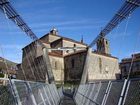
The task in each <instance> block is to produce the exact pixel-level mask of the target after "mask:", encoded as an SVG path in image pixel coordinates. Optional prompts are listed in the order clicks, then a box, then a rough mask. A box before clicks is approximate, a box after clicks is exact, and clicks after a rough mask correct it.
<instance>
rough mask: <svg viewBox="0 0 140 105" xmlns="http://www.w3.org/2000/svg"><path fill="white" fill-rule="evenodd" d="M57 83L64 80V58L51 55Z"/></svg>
mask: <svg viewBox="0 0 140 105" xmlns="http://www.w3.org/2000/svg"><path fill="white" fill-rule="evenodd" d="M49 57H50V62H51V66H52V71H53V75H54V78H55V81H56V83H57V82H61V83H63V81H64V58H63V57H56V56H49Z"/></svg>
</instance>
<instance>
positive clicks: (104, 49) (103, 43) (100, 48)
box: [96, 37, 110, 54]
mask: <svg viewBox="0 0 140 105" xmlns="http://www.w3.org/2000/svg"><path fill="white" fill-rule="evenodd" d="M96 44H97V52H98V53H102V54H110V48H109V41H108V40H107V39H105V38H104V37H102V38H100V39H99V40H98V41H97V43H96Z"/></svg>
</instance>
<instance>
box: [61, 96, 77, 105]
mask: <svg viewBox="0 0 140 105" xmlns="http://www.w3.org/2000/svg"><path fill="white" fill-rule="evenodd" d="M60 105H76V104H75V102H74V100H73V99H72V98H70V97H67V96H64V98H63V99H62V100H61V102H60Z"/></svg>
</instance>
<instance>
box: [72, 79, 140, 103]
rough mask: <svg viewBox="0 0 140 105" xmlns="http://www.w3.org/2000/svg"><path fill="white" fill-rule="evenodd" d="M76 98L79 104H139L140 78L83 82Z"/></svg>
mask: <svg viewBox="0 0 140 105" xmlns="http://www.w3.org/2000/svg"><path fill="white" fill-rule="evenodd" d="M74 99H75V102H76V104H77V105H139V104H140V78H138V79H131V80H129V81H127V80H120V81H100V82H94V83H88V84H82V85H80V86H79V88H78V90H77V92H76V94H75V97H74Z"/></svg>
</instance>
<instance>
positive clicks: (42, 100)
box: [0, 79, 62, 105]
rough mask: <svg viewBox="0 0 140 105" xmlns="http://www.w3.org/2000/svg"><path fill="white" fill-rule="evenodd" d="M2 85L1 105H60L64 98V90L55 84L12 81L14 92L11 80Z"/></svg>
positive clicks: (0, 93) (0, 88) (0, 91)
mask: <svg viewBox="0 0 140 105" xmlns="http://www.w3.org/2000/svg"><path fill="white" fill-rule="evenodd" d="M0 80H1V81H3V82H4V81H6V83H5V85H0V105H58V104H59V103H60V99H61V97H62V88H61V89H59V90H57V88H56V86H55V84H47V83H40V82H31V81H23V80H16V79H12V80H11V81H12V85H13V87H14V88H13V89H14V90H13V92H14V93H13V92H12V91H11V88H10V85H9V80H8V79H0Z"/></svg>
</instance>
